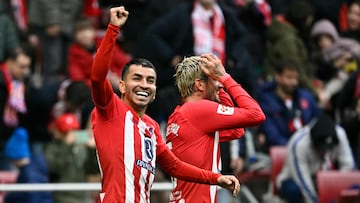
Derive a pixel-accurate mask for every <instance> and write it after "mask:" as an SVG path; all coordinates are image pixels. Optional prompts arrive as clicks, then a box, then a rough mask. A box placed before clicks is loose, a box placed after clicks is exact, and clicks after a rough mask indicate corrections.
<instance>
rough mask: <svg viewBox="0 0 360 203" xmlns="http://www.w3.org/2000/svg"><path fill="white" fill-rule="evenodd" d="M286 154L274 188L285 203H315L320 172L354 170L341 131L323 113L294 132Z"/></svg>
mask: <svg viewBox="0 0 360 203" xmlns="http://www.w3.org/2000/svg"><path fill="white" fill-rule="evenodd" d="M286 150H287V153H286V160H285V163H284V166H283V168H282V171H281V172H280V174H279V176H278V177H277V184H276V185H277V187H278V189H279V192H280V197H281V198H283V199H284V200H286V201H287V202H291V203H297V202H306V203H310V202H311V203H316V202H318V197H317V192H316V185H315V177H316V173H317V172H318V171H320V170H341V171H351V170H354V169H355V168H356V167H355V163H354V159H353V155H352V153H351V149H350V146H349V141H348V139H347V136H346V133H345V130H344V129H343V128H342V127H341V126H339V125H336V124H335V123H334V122H333V121H332V119H331V118H330V117H329V116H328V115H327V114H325V113H324V114H322V115H320V116H318V117H317V118H316V119H314V120H313V121H312V122H310V123H309V124H308V125H306V126H305V127H304V128H302V129H300V130H299V131H297V132H296V133H295V134H294V135H293V136H292V137H291V139H290V141H289V143H288V144H287V149H286Z"/></svg>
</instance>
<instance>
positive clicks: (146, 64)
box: [121, 58, 156, 80]
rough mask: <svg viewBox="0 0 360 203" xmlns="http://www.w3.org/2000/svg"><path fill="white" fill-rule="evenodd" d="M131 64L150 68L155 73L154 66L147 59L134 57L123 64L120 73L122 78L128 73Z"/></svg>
mask: <svg viewBox="0 0 360 203" xmlns="http://www.w3.org/2000/svg"><path fill="white" fill-rule="evenodd" d="M131 65H140V66H142V67H146V68H151V69H153V70H154V71H155V73H156V69H155V66H154V65H153V64H152V63H151V62H150V61H149V60H147V59H144V58H134V59H132V60H131V61H129V62H128V63H127V64H125V66H124V68H123V70H122V73H121V79H122V80H124V78H125V76H126V75H127V74H128V72H129V68H130V66H131Z"/></svg>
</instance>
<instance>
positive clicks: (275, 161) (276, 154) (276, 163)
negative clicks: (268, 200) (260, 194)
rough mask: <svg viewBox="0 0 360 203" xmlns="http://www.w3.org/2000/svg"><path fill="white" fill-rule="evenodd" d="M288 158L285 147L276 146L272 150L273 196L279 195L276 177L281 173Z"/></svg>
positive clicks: (271, 179)
mask: <svg viewBox="0 0 360 203" xmlns="http://www.w3.org/2000/svg"><path fill="white" fill-rule="evenodd" d="M285 158H286V147H285V146H274V147H271V148H270V161H271V169H270V181H271V184H272V187H273V194H277V187H276V177H277V176H278V175H279V173H280V172H281V169H282V167H283V165H284V162H285Z"/></svg>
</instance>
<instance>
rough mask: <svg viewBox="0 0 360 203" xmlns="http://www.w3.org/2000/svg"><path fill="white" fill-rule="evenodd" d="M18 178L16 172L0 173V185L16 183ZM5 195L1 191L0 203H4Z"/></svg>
mask: <svg viewBox="0 0 360 203" xmlns="http://www.w3.org/2000/svg"><path fill="white" fill-rule="evenodd" d="M17 176H18V172H16V171H0V184H6V183H15V182H16V179H17ZM4 195H5V193H4V192H3V191H0V203H3V200H4Z"/></svg>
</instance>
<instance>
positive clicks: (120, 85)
mask: <svg viewBox="0 0 360 203" xmlns="http://www.w3.org/2000/svg"><path fill="white" fill-rule="evenodd" d="M119 91H120V93H121V95H123V94H125V82H124V81H123V80H120V82H119Z"/></svg>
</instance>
